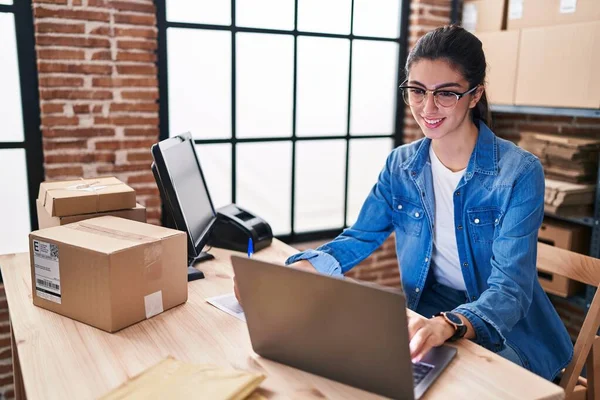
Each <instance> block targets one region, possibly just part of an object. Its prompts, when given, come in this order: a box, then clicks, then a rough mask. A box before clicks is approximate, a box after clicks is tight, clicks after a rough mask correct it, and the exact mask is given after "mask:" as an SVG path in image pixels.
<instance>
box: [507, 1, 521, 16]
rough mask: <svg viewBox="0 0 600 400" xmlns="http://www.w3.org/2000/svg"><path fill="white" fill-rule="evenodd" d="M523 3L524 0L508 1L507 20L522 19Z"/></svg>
mask: <svg viewBox="0 0 600 400" xmlns="http://www.w3.org/2000/svg"><path fill="white" fill-rule="evenodd" d="M523 1H524V0H510V3H508V19H521V18H523Z"/></svg>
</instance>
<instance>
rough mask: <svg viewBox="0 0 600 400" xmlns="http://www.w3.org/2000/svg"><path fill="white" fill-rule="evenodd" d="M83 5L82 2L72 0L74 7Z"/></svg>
mask: <svg viewBox="0 0 600 400" xmlns="http://www.w3.org/2000/svg"><path fill="white" fill-rule="evenodd" d="M82 4H83V0H73V5H74V6H80V5H82Z"/></svg>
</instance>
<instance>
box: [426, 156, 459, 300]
mask: <svg viewBox="0 0 600 400" xmlns="http://www.w3.org/2000/svg"><path fill="white" fill-rule="evenodd" d="M429 159H430V160H431V174H432V175H433V192H434V198H435V224H434V228H433V253H432V255H431V261H432V267H433V273H434V276H435V279H436V281H437V282H438V283H441V284H442V285H444V286H448V287H451V288H454V289H457V290H466V286H465V280H464V278H463V275H462V271H461V268H460V260H459V259H458V248H457V246H456V233H455V230H454V229H455V227H454V225H455V224H454V192H455V190H456V187H457V186H458V183H459V182H460V180H461V178H462V176H463V175H464V173H465V170H464V169H463V170H461V171H458V172H452V171H451V170H449V169H448V168H446V166H445V165H444V164H442V162H441V161H440V160H439V159H438V158H437V156H436V155H435V152H434V151H433V146H430V147H429Z"/></svg>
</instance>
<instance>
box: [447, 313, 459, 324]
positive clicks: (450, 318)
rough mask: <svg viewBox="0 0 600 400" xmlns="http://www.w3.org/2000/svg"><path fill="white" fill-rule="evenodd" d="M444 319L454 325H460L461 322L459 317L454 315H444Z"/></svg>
mask: <svg viewBox="0 0 600 400" xmlns="http://www.w3.org/2000/svg"><path fill="white" fill-rule="evenodd" d="M446 318H448V319H449V320H450V321H451V322H452V323H454V324H456V325H462V324H463V322H462V320H461V319H460V317H459V316H458V315H456V314H454V313H449V312H448V313H446Z"/></svg>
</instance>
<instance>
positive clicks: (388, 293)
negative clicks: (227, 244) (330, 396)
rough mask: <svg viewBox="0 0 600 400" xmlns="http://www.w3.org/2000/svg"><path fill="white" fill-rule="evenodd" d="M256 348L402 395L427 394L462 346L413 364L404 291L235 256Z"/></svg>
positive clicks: (347, 380)
mask: <svg viewBox="0 0 600 400" xmlns="http://www.w3.org/2000/svg"><path fill="white" fill-rule="evenodd" d="M231 261H232V264H233V269H234V271H235V276H236V280H237V285H238V288H239V291H240V295H241V297H242V302H243V307H244V313H245V314H246V320H247V322H248V331H249V333H250V340H251V342H252V348H253V349H254V351H255V352H256V353H258V354H260V355H261V356H263V357H265V358H268V359H271V360H274V361H278V362H281V363H283V364H287V365H290V366H293V367H296V368H299V369H302V370H304V371H307V372H311V373H314V374H317V375H321V376H324V377H326V378H330V379H333V380H336V381H339V382H342V383H345V384H348V385H351V386H354V387H357V388H360V389H364V390H367V391H369V392H373V393H377V394H380V395H383V396H387V397H391V398H395V399H413V398H416V399H418V398H420V397H421V396H422V395H423V393H425V391H426V390H427V388H429V386H431V384H432V383H433V382H434V381H435V379H436V378H437V377H438V376H439V374H440V373H441V372H442V371H443V369H444V368H445V367H446V366H447V365H448V363H450V361H451V360H452V358H453V357H454V355H455V354H456V349H455V348H454V347H450V346H441V347H438V348H434V349H433V350H432V351H430V352H429V353H428V355H427V356H425V357H424V358H423V360H422V361H421V362H420V363H418V364H413V363H411V358H410V350H409V347H408V328H407V317H406V308H405V307H406V306H405V300H404V295H403V294H402V293H401V292H400V291H399V290H394V289H387V288H384V287H374V286H373V285H366V284H361V283H358V282H353V281H348V280H344V279H340V278H334V277H329V276H324V275H319V274H315V273H311V272H308V271H303V270H298V269H295V268H289V267H283V266H280V265H275V264H270V263H267V262H264V261H259V260H256V259H249V258H244V257H237V256H232V257H231Z"/></svg>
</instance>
